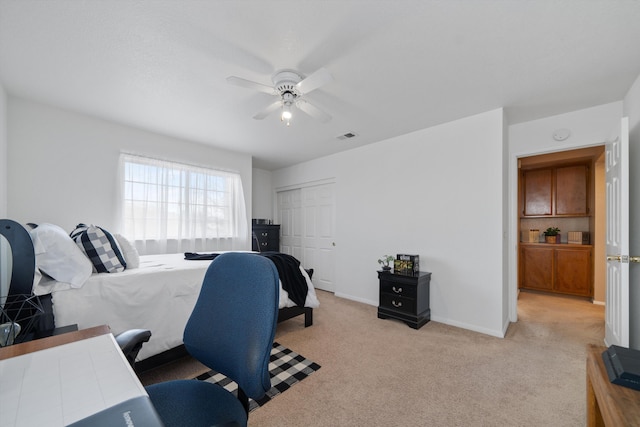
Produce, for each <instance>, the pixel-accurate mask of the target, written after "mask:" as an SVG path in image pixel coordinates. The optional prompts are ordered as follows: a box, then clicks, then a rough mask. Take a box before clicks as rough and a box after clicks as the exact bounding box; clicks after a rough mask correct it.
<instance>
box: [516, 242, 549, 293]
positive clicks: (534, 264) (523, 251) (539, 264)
mask: <svg viewBox="0 0 640 427" xmlns="http://www.w3.org/2000/svg"><path fill="white" fill-rule="evenodd" d="M553 262H554V259H553V248H547V247H542V246H522V247H520V288H525V289H536V290H541V291H551V290H553Z"/></svg>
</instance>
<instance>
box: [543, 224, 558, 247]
mask: <svg viewBox="0 0 640 427" xmlns="http://www.w3.org/2000/svg"><path fill="white" fill-rule="evenodd" d="M544 239H545V241H546V242H547V243H560V229H559V228H558V227H549V228H547V229H546V230H545V232H544Z"/></svg>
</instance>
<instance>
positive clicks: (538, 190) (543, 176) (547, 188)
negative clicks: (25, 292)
mask: <svg viewBox="0 0 640 427" xmlns="http://www.w3.org/2000/svg"><path fill="white" fill-rule="evenodd" d="M522 179H523V182H524V185H523V192H524V194H523V198H524V202H523V205H524V206H523V209H522V215H523V216H541V215H552V214H553V211H552V208H551V203H552V199H553V198H552V191H551V189H552V185H553V171H552V169H535V170H526V171H523V173H522Z"/></svg>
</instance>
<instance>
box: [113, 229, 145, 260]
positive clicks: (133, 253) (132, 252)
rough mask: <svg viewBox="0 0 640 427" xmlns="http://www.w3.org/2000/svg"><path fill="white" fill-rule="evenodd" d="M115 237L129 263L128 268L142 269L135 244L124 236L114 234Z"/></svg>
mask: <svg viewBox="0 0 640 427" xmlns="http://www.w3.org/2000/svg"><path fill="white" fill-rule="evenodd" d="M113 237H115V238H116V242H117V243H118V246H120V251H121V252H122V256H124V260H125V262H126V263H127V268H138V267H140V254H139V253H138V250H137V249H136V248H135V246H133V244H132V243H131V242H130V241H128V240H127V238H126V237H124V236H123V235H122V234H114V235H113Z"/></svg>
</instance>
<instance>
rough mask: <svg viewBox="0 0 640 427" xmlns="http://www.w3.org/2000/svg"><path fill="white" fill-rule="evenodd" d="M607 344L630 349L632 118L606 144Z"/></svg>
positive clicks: (624, 121) (623, 120)
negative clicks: (630, 126) (630, 143)
mask: <svg viewBox="0 0 640 427" xmlns="http://www.w3.org/2000/svg"><path fill="white" fill-rule="evenodd" d="M605 162H606V165H605V167H606V194H607V196H606V204H607V233H606V239H607V242H606V243H607V293H606V298H607V300H606V306H605V344H606V345H608V346H609V345H619V346H622V347H629V119H628V118H627V117H624V118H623V119H622V122H621V125H620V129H617V130H616V134H615V135H614V136H613V138H612V140H611V142H609V141H608V142H607V144H606V160H605Z"/></svg>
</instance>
